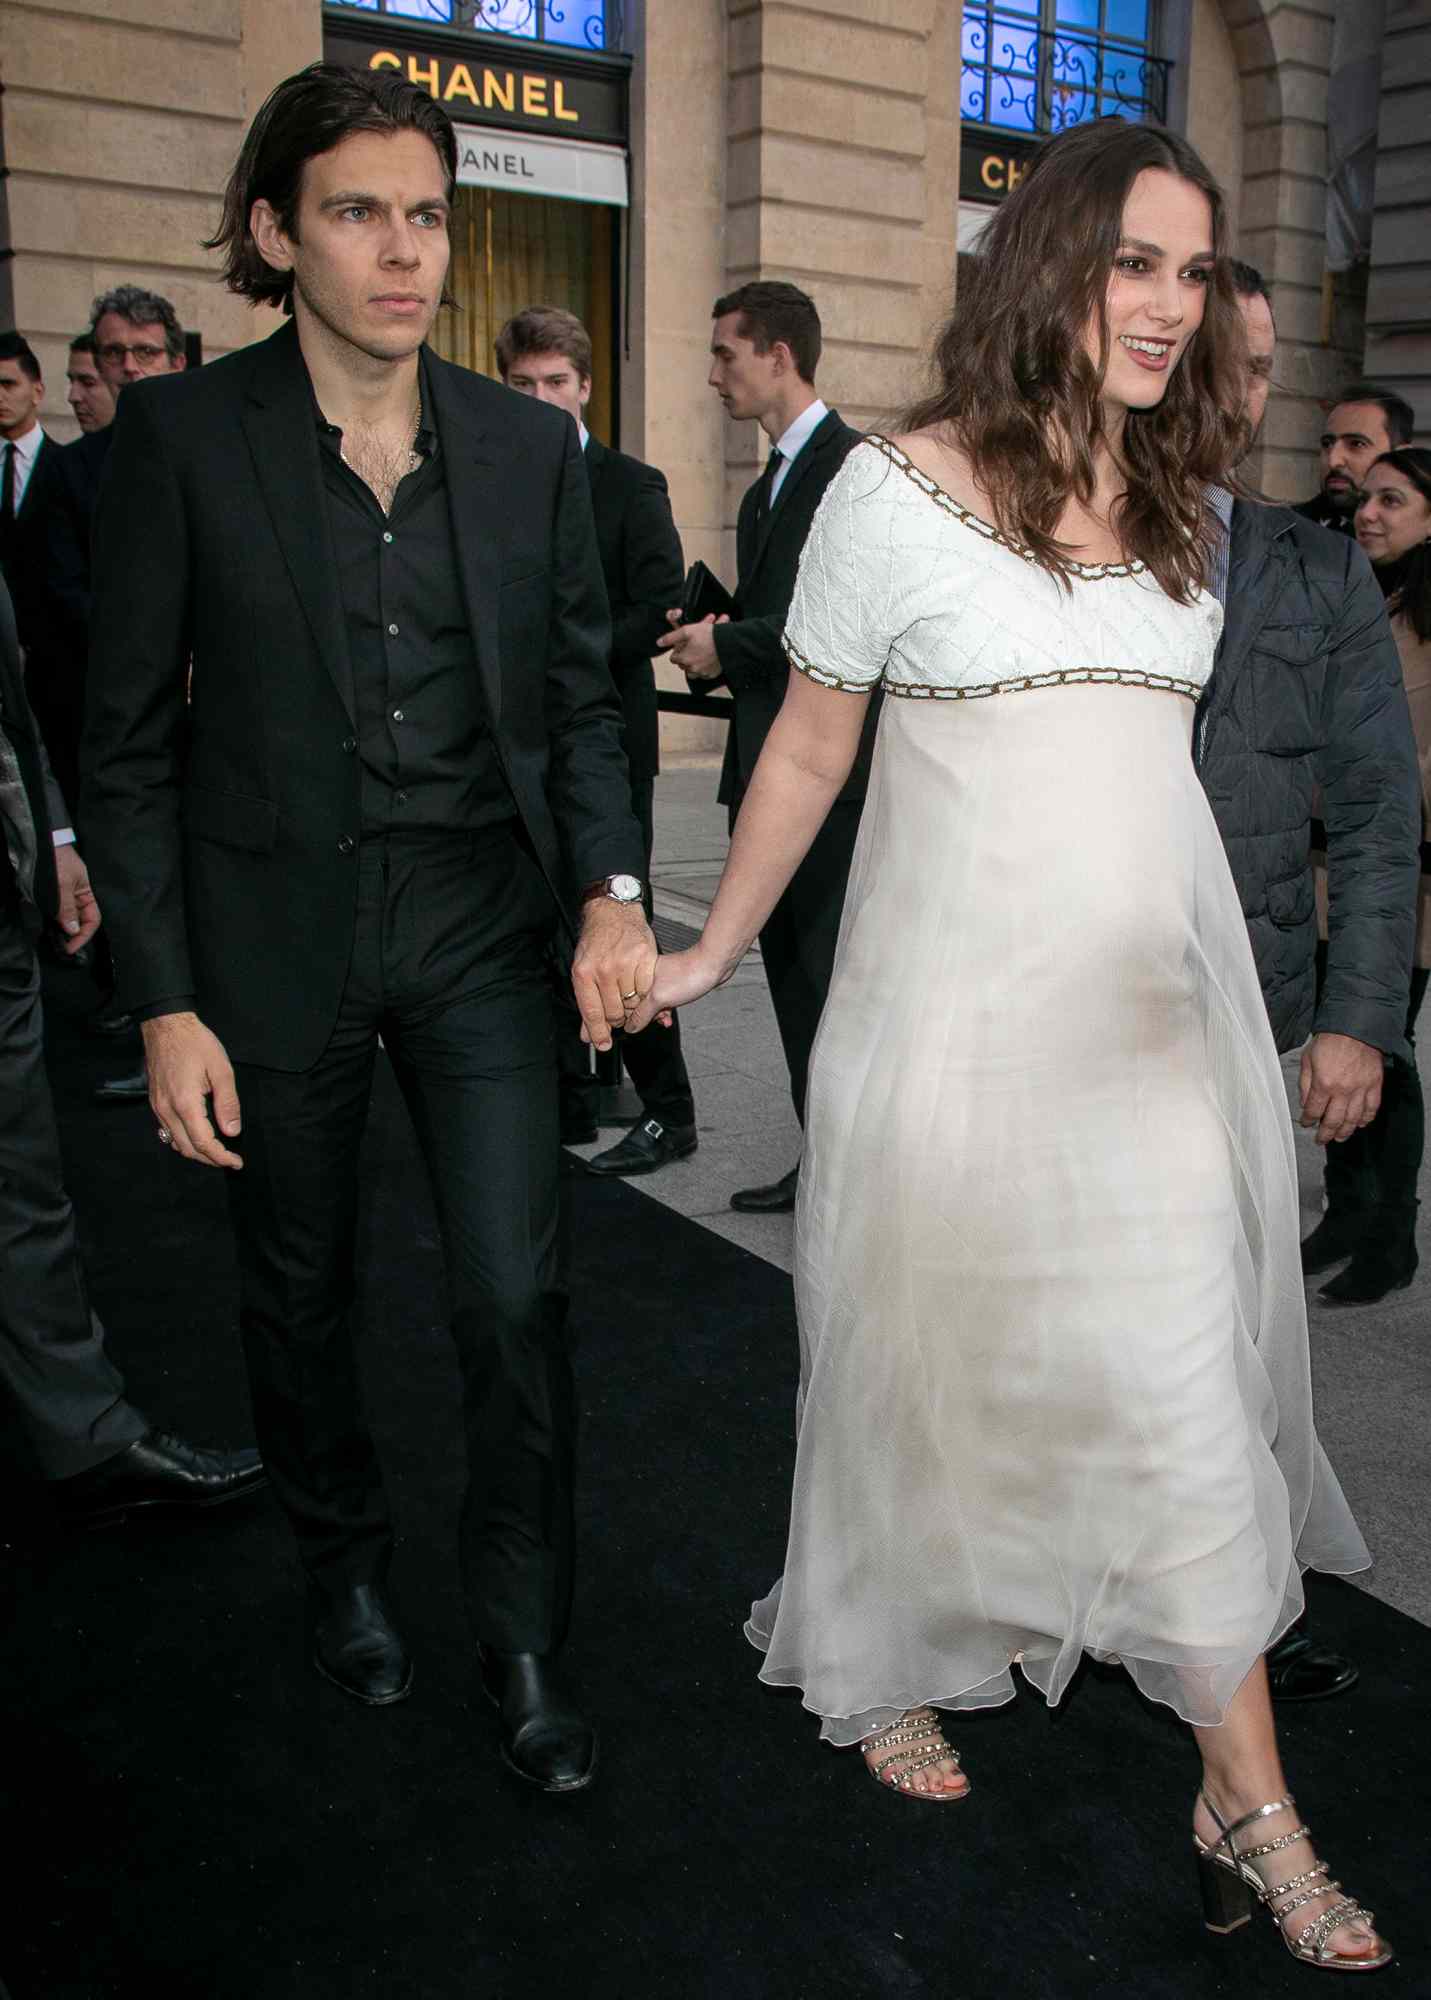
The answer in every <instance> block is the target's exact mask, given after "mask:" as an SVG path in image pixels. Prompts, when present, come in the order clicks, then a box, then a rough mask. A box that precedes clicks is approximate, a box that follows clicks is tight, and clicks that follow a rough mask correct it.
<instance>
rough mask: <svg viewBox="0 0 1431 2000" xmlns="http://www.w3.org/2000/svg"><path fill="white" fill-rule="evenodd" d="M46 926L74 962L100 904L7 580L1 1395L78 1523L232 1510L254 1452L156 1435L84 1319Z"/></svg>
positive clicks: (2, 630) (0, 904)
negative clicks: (44, 980) (43, 961)
mask: <svg viewBox="0 0 1431 2000" xmlns="http://www.w3.org/2000/svg"><path fill="white" fill-rule="evenodd" d="M41 921H48V922H53V923H55V924H56V925H57V926H58V928H59V931H60V933H61V935H62V936H63V938H64V949H65V950H66V951H67V952H69V953H71V954H73V953H74V952H77V951H81V950H82V949H83V948H84V946H85V945H87V944H88V943H89V941H90V939H91V938H92V937H93V936H94V934H95V932H96V931H97V930H98V929H99V905H98V903H97V902H96V901H95V898H94V894H93V892H92V890H91V889H90V884H89V876H88V873H87V871H86V869H85V866H84V863H83V862H82V861H81V860H80V857H79V851H78V849H77V848H76V846H75V845H74V835H73V833H72V831H71V829H70V826H69V815H68V810H67V808H66V806H65V803H64V800H63V799H62V798H61V796H60V794H59V792H58V790H57V788H56V786H55V782H54V779H53V777H52V776H51V773H50V769H49V765H48V763H47V761H46V758H45V751H44V745H43V743H42V742H41V740H40V736H39V732H38V731H37V729H36V728H35V721H34V717H33V715H32V714H31V712H30V706H29V703H28V702H27V701H26V699H25V691H24V687H23V685H22V683H21V677H20V648H19V642H18V639H17V636H16V631H15V622H14V617H13V614H12V609H11V604H10V596H9V593H8V591H7V590H6V589H5V586H4V583H3V580H0V1107H3V1115H0V1242H3V1243H4V1245H5V1265H4V1274H3V1280H0V1391H3V1394H4V1398H5V1402H6V1405H7V1408H8V1410H9V1411H10V1412H11V1413H13V1415H15V1416H16V1417H17V1418H18V1420H19V1425H20V1429H21V1432H22V1434H23V1436H24V1439H25V1442H26V1446H27V1449H28V1455H29V1457H30V1458H31V1460H32V1462H33V1464H34V1466H35V1469H36V1470H37V1471H38V1472H39V1474H40V1476H41V1477H42V1478H43V1479H45V1480H46V1481H47V1482H49V1485H50V1491H51V1493H52V1494H53V1496H54V1500H55V1505H56V1508H57V1510H58V1512H59V1514H60V1516H61V1518H62V1519H64V1520H67V1521H69V1522H71V1523H73V1524H74V1525H77V1526H88V1525H91V1524H93V1525H99V1524H107V1523H110V1522H115V1521H120V1520H123V1519H124V1518H125V1517H126V1516H127V1515H129V1514H131V1513H134V1512H136V1511H147V1510H150V1509H155V1508H157V1509H161V1510H165V1511H171V1512H172V1511H177V1512H182V1513H187V1512H190V1511H193V1510H195V1509H205V1508H208V1507H212V1506H215V1505H217V1504H218V1503H220V1502H222V1501H228V1500H235V1499H239V1498H241V1497H242V1496H243V1495H244V1494H245V1493H249V1492H252V1491H254V1490H255V1489H256V1488H258V1487H259V1486H261V1485H262V1484H263V1467H262V1465H261V1464H260V1463H259V1458H258V1454H257V1452H255V1451H251V1450H248V1451H206V1450H201V1449H196V1448H195V1447H194V1446H192V1445H189V1444H186V1443H184V1442H183V1440H182V1439H179V1438H175V1437H171V1436H170V1435H169V1434H168V1433H166V1432H164V1431H159V1430H156V1429H154V1428H152V1427H151V1425H150V1424H149V1422H148V1420H147V1418H145V1417H144V1416H142V1415H141V1414H140V1412H139V1411H138V1410H137V1409H136V1408H135V1407H134V1405H133V1404H132V1403H131V1402H130V1401H129V1399H128V1397H127V1395H126V1393H125V1387H124V1383H123V1380H122V1379H121V1377H120V1374H119V1371H118V1369H117V1368H116V1367H115V1366H114V1363H113V1362H112V1361H111V1360H110V1358H109V1356H108V1355H107V1354H106V1352H105V1347H104V1335H103V1332H102V1330H101V1328H100V1325H99V1322H98V1320H97V1319H96V1318H95V1317H94V1315H93V1313H92V1312H91V1311H90V1306H89V1297H88V1294H87V1291H86V1288H85V1280H84V1270H83V1267H82V1266H81V1263H80V1257H79V1248H78V1245H77V1243H76V1241H75V1226H74V1213H73V1210H72V1209H71V1207H70V1202H69V1196H68V1195H67V1194H66V1193H65V1187H64V1173H63V1169H62V1166H61V1162H60V1141H59V1132H58V1130H57V1128H56V1125H55V1112H54V1105H53V1103H52V1102H51V1098H50V1086H49V1080H48V1078H47V1076H46V1074H45V1052H44V1023H43V1018H42V1014H41V1007H40V975H39V968H38V965H37V963H36V958H35V941H34V940H35V931H36V928H37V926H38V924H39V923H40V922H41Z"/></svg>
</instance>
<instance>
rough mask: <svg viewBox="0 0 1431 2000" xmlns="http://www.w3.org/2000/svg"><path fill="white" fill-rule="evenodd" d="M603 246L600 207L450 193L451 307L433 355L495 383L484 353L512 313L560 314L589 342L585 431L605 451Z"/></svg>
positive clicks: (608, 328)
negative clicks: (571, 317) (591, 369)
mask: <svg viewBox="0 0 1431 2000" xmlns="http://www.w3.org/2000/svg"><path fill="white" fill-rule="evenodd" d="M611 244H612V211H611V210H610V209H609V208H601V207H598V206H597V205H596V204H595V203H592V202H577V201H551V200H548V199H546V198H545V197H544V196H540V195H528V194H507V193H506V192H505V191H504V190H502V189H499V188H481V187H459V188H458V189H457V191H456V194H455V196H454V199H453V207H452V266H451V271H450V273H449V276H448V281H447V285H448V290H449V291H450V292H451V293H452V296H453V298H454V299H455V300H456V304H455V305H454V306H446V307H444V308H443V309H442V311H441V312H439V314H438V316H437V323H436V325H435V326H434V327H433V329H432V333H431V336H430V338H431V342H432V346H433V347H434V349H435V350H436V351H437V353H439V354H440V355H442V356H443V358H444V359H445V360H448V361H455V362H457V363H458V364H459V366H461V367H463V368H475V369H476V370H477V372H478V373H479V374H481V375H495V374H496V372H497V363H496V358H495V356H494V354H493V344H494V342H495V340H496V338H497V334H498V332H499V330H500V329H501V327H502V326H503V324H504V323H505V322H506V321H507V320H509V319H510V318H511V317H512V315H513V313H517V312H520V311H521V310H522V308H523V307H524V306H565V308H566V309H567V311H568V312H574V313H575V314H576V316H577V318H578V319H579V320H580V321H581V322H582V324H583V326H585V327H586V329H587V331H588V333H590V335H591V345H592V351H593V353H594V355H595V357H596V358H595V369H596V373H595V380H594V381H593V384H592V391H591V401H590V403H589V404H588V406H587V414H586V422H587V427H588V429H589V430H591V431H592V432H594V433H595V435H596V436H597V437H599V438H601V439H602V441H603V442H604V443H606V444H612V443H614V442H615V440H614V439H613V438H612V436H611V382H610V379H609V378H610V371H611V365H612V363H611V355H612V330H613V320H614V309H615V304H614V300H613V298H612V287H611Z"/></svg>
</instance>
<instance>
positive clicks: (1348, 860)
mask: <svg viewBox="0 0 1431 2000" xmlns="http://www.w3.org/2000/svg"><path fill="white" fill-rule="evenodd" d="M1229 560H1230V567H1229V574H1228V585H1227V616H1226V620H1225V623H1224V626H1223V636H1222V643H1221V646H1220V647H1219V650H1218V656H1217V664H1216V667H1215V668H1214V671H1213V676H1212V679H1211V681H1210V682H1209V684H1208V687H1207V689H1206V691H1205V693H1204V695H1203V699H1202V701H1201V703H1200V704H1199V708H1198V715H1197V721H1196V724H1195V733H1194V754H1195V756H1196V760H1197V767H1198V772H1199V775H1200V776H1201V778H1202V782H1203V785H1204V787H1205V789H1206V791H1207V795H1208V798H1209V800H1210V801H1211V804H1212V809H1213V813H1214V816H1215V817H1216V820H1217V824H1218V827H1219V830H1220V831H1221V833H1222V837H1223V841H1224V844H1225V845H1226V848H1227V855H1228V859H1229V861H1230V862H1231V864H1232V874H1233V879H1234V881H1235V882H1236V884H1237V890H1238V894H1239V896H1240V897H1241V899H1242V910H1243V914H1244V916H1245V917H1246V918H1247V926H1248V930H1249V932H1250V934H1251V938H1252V950H1253V955H1254V957H1255V958H1256V961H1257V971H1258V975H1259V977H1260V979H1261V981H1262V993H1263V997H1264V999H1265V1000H1266V1002H1267V1011H1268V1014H1269V1015H1270V1017H1271V1021H1272V1030H1273V1033H1274V1034H1275V1036H1276V1038H1277V1046H1278V1048H1279V1049H1290V1048H1294V1047H1295V1046H1296V1045H1297V1044H1298V1043H1299V1042H1302V1041H1304V1040H1305V1039H1306V1037H1307V1035H1308V1034H1310V1033H1318V1034H1326V1033H1335V1034H1343V1035H1354V1036H1355V1037H1356V1038H1357V1040H1358V1041H1363V1042H1368V1043H1370V1044H1371V1046H1372V1047H1373V1048H1378V1049H1381V1050H1383V1051H1384V1052H1385V1053H1386V1054H1387V1055H1397V1056H1402V1057H1405V1056H1407V1055H1408V1054H1409V1050H1408V1047H1407V1042H1406V1036H1405V1028H1406V1010H1407V995H1408V988H1409V984H1410V976H1411V963H1412V956H1413V951H1414V947H1415V928H1416V899H1417V887H1418V877H1419V842H1420V836H1421V786H1420V778H1419V773H1418V768H1417V761H1416V743H1415V739H1414V737H1413V735H1412V732H1411V717H1410V714H1409V712H1408V710H1407V706H1406V693H1405V688H1404V684H1403V681H1402V674H1401V664H1400V661H1399V659H1398V657H1397V652H1396V645H1395V641H1394V640H1393V639H1392V636H1391V628H1390V625H1389V624H1388V622H1387V617H1386V610H1385V606H1384V603H1383V600H1382V595H1381V590H1380V587H1379V585H1378V584H1377V581H1376V578H1375V577H1374V575H1373V574H1372V570H1371V565H1370V563H1369V562H1368V561H1367V559H1366V557H1365V555H1364V554H1363V553H1362V551H1361V550H1360V549H1359V548H1358V547H1357V545H1356V543H1355V542H1354V541H1352V540H1350V539H1349V538H1348V537H1347V536H1345V535H1336V534H1332V533H1330V532H1329V531H1328V530H1327V529H1325V528H1319V527H1316V526H1314V525H1313V524H1312V523H1311V522H1309V521H1306V520H1303V519H1302V518H1301V517H1300V516H1299V515H1297V514H1295V513H1293V511H1292V510H1291V508H1290V507H1276V506H1264V505H1261V504H1259V503H1257V502H1253V501H1245V500H1239V501H1238V502H1237V503H1236V505H1235V506H1234V508H1233V510H1232V543H1231V548H1230V551H1229ZM1314 804H1315V805H1316V808H1317V810H1318V812H1319V815H1320V817H1321V819H1322V820H1323V822H1324V823H1325V825H1326V830H1327V855H1328V884H1329V888H1330V894H1331V905H1330V922H1329V931H1330V939H1329V946H1328V964H1327V980H1326V986H1325V989H1324V991H1323V993H1322V998H1321V1002H1320V1005H1318V1004H1317V1001H1316V969H1315V966H1316V945H1317V912H1316V900H1315V894H1314V887H1313V877H1312V864H1311V860H1310V848H1311V824H1312V817H1313V810H1314Z"/></svg>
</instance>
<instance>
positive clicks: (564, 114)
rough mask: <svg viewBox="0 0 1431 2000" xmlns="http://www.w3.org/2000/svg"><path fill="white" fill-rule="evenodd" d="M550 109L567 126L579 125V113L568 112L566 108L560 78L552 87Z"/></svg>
mask: <svg viewBox="0 0 1431 2000" xmlns="http://www.w3.org/2000/svg"><path fill="white" fill-rule="evenodd" d="M552 109H553V110H554V111H555V113H556V115H557V117H558V118H560V119H562V120H564V122H565V123H566V124H568V125H579V124H580V123H581V113H580V112H579V111H568V110H567V108H566V98H565V97H564V96H563V94H562V87H561V78H560V77H558V78H557V80H556V82H555V83H554V84H553V85H552Z"/></svg>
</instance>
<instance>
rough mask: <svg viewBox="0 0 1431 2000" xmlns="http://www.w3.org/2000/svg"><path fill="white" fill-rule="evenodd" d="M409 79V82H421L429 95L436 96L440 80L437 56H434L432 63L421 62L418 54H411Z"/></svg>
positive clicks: (408, 71) (408, 63) (408, 67)
mask: <svg viewBox="0 0 1431 2000" xmlns="http://www.w3.org/2000/svg"><path fill="white" fill-rule="evenodd" d="M407 80H408V82H409V83H420V84H421V85H422V87H423V89H424V90H425V91H427V92H428V93H429V95H431V96H433V97H436V96H437V94H438V89H437V86H438V81H439V79H438V74H437V60H436V58H435V57H434V58H433V60H432V61H431V62H430V63H420V62H419V61H418V59H417V57H416V56H409V57H408V59H407Z"/></svg>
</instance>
